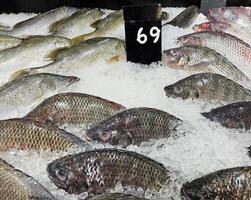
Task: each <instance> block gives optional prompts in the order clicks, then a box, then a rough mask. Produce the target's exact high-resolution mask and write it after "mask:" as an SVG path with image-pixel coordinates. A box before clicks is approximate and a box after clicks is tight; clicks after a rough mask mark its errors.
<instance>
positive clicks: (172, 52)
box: [162, 46, 251, 83]
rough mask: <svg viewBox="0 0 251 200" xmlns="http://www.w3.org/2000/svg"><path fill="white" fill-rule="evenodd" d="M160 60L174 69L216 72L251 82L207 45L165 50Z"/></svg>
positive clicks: (236, 79)
mask: <svg viewBox="0 0 251 200" xmlns="http://www.w3.org/2000/svg"><path fill="white" fill-rule="evenodd" d="M162 60H163V62H164V63H166V64H167V66H169V67H172V68H174V69H183V70H187V71H191V72H193V73H200V72H210V73H216V74H221V75H223V76H225V77H228V78H229V79H232V80H234V81H243V82H247V83H251V82H250V80H249V78H248V77H247V76H246V75H245V74H243V73H242V72H241V71H240V70H239V69H237V68H236V67H235V65H234V64H233V63H231V62H230V61H228V60H227V59H226V58H225V57H223V56H222V55H220V54H219V53H217V52H216V51H214V50H212V49H209V48H207V47H202V46H184V47H179V48H174V49H169V50H165V51H163V58H162Z"/></svg>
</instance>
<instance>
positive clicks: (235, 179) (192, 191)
mask: <svg viewBox="0 0 251 200" xmlns="http://www.w3.org/2000/svg"><path fill="white" fill-rule="evenodd" d="M250 191H251V167H248V166H247V167H236V168H230V169H225V170H219V171H216V172H213V173H211V174H208V175H206V176H203V177H201V178H198V179H195V180H193V181H191V182H188V183H185V184H184V185H183V186H182V189H181V197H182V199H184V200H191V199H233V200H234V199H236V200H237V199H238V200H246V199H250V198H251V192H250Z"/></svg>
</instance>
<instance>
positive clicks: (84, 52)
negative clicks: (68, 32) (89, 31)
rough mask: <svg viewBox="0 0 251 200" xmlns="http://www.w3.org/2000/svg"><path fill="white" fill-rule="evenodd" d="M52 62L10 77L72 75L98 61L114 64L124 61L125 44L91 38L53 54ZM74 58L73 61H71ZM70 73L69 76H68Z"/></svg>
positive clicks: (110, 39) (118, 41) (111, 39)
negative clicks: (49, 74)
mask: <svg viewBox="0 0 251 200" xmlns="http://www.w3.org/2000/svg"><path fill="white" fill-rule="evenodd" d="M54 53H55V54H54V55H52V60H53V59H55V61H54V62H52V63H49V64H48V65H45V66H41V67H34V68H26V69H23V70H18V71H16V72H15V73H14V74H12V75H11V77H17V76H19V75H20V74H21V75H23V74H34V73H47V72H49V73H57V74H62V75H74V72H73V70H75V71H77V73H79V72H80V71H81V69H85V67H86V66H91V65H92V64H94V63H95V62H97V61H98V60H105V61H106V62H107V63H114V62H116V61H118V60H123V59H125V55H126V53H125V42H124V41H123V40H120V39H118V38H110V37H103V38H93V39H90V40H87V41H85V42H82V43H80V44H79V45H77V46H73V47H71V48H68V49H64V50H61V51H60V50H59V51H58V52H54ZM72 58H74V59H72ZM69 73H71V74H69Z"/></svg>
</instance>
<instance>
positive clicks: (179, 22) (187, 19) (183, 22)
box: [163, 6, 199, 28]
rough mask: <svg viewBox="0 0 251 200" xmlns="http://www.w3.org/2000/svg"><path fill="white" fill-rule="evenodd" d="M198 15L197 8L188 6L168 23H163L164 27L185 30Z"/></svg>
mask: <svg viewBox="0 0 251 200" xmlns="http://www.w3.org/2000/svg"><path fill="white" fill-rule="evenodd" d="M198 14H199V8H198V7H197V6H189V7H187V8H186V9H185V10H184V11H182V12H181V13H180V14H179V15H177V16H176V17H175V18H174V19H172V20H171V21H170V22H167V23H165V24H164V25H163V26H165V25H173V26H178V27H180V28H187V27H188V26H190V25H191V24H192V23H193V21H194V20H195V19H196V17H197V16H198Z"/></svg>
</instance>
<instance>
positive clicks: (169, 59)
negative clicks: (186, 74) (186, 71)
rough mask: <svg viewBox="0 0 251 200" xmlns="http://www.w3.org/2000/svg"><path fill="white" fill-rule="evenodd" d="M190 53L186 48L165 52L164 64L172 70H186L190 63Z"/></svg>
mask: <svg viewBox="0 0 251 200" xmlns="http://www.w3.org/2000/svg"><path fill="white" fill-rule="evenodd" d="M189 53H190V52H188V51H186V49H184V48H174V49H169V50H165V51H163V57H162V58H163V62H164V63H166V64H167V65H168V66H170V67H172V68H184V67H185V66H186V65H187V64H188V62H189V61H190V57H189Z"/></svg>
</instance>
